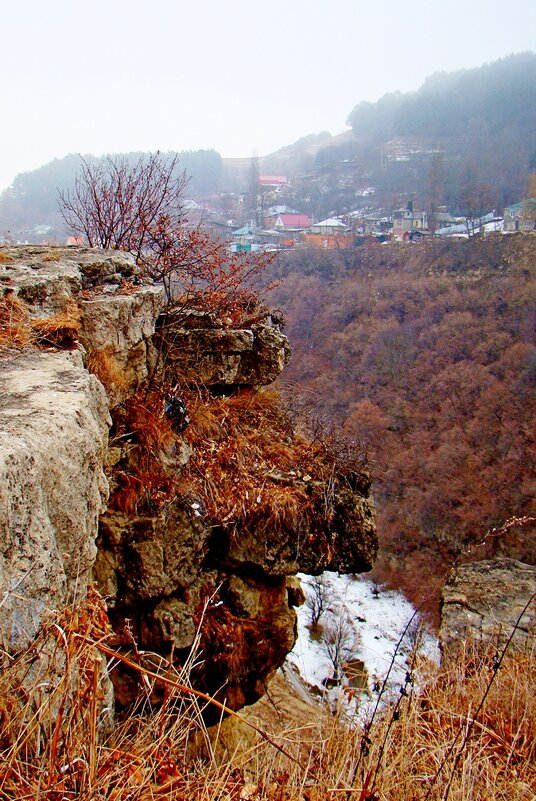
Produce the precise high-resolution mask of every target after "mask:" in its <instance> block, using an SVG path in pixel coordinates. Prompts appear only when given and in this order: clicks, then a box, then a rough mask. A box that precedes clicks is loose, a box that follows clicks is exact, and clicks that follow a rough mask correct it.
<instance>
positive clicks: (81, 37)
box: [0, 0, 536, 189]
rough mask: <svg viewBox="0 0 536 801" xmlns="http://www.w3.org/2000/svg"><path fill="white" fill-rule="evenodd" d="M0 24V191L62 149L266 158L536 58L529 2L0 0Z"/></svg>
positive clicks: (534, 11)
mask: <svg viewBox="0 0 536 801" xmlns="http://www.w3.org/2000/svg"><path fill="white" fill-rule="evenodd" d="M1 23H2V44H1V46H0V70H1V72H0V74H1V88H2V92H1V95H0V97H1V109H2V119H1V121H0V189H2V188H4V187H5V186H7V185H9V184H10V182H11V180H12V179H13V177H14V176H15V175H16V173H18V172H21V171H23V170H29V169H34V168H35V167H38V166H40V165H42V164H44V163H46V162H47V161H50V160H51V159H52V158H55V157H58V158H59V157H62V156H65V155H66V154H67V153H73V152H81V153H94V154H96V155H99V154H101V153H105V152H118V151H123V152H125V151H129V150H157V149H160V150H184V149H189V148H190V149H197V148H206V147H213V148H215V149H217V150H219V151H220V153H221V154H222V155H224V156H251V155H252V153H254V152H258V153H259V155H263V154H265V153H268V152H271V151H273V150H275V149H277V148H278V147H281V146H282V145H285V144H290V143H291V142H293V141H294V140H296V139H298V138H299V137H300V136H304V135H306V134H308V133H316V132H318V131H321V130H329V131H331V132H332V133H339V132H340V131H342V130H344V129H345V128H346V125H345V122H346V118H347V116H348V114H349V113H350V111H351V109H352V108H353V107H354V105H355V104H356V103H358V102H359V101H360V100H377V99H378V97H380V96H381V95H382V94H384V93H385V92H388V91H394V90H397V89H400V90H403V91H407V90H412V89H417V88H418V87H419V86H420V84H421V83H422V81H423V79H424V78H425V77H426V76H427V75H429V74H431V73H432V72H436V71H438V70H453V69H458V68H460V67H472V66H477V65H480V64H482V63H483V62H486V61H492V60H495V59H497V58H500V57H502V56H505V55H507V54H509V53H514V52H520V51H522V50H530V49H532V50H533V49H535V47H536V0H515V3H512V4H509V3H507V2H506V0H448V2H444V0H441V2H437V1H436V0H407V2H402V0H383V2H377V3H376V2H373V0H285V2H283V1H282V0H269V2H259V3H257V2H255V0H221V1H220V0H197V1H195V0H194V2H185V0H151V1H150V2H144V3H142V2H139V0H128V1H127V0H91V2H81V0H11V2H9V4H5V6H4V7H3V9H2V15H1Z"/></svg>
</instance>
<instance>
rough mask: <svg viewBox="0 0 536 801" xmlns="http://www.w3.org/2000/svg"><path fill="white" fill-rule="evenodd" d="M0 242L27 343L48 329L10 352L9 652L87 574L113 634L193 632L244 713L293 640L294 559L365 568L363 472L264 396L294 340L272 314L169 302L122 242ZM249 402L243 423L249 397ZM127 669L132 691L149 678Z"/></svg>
mask: <svg viewBox="0 0 536 801" xmlns="http://www.w3.org/2000/svg"><path fill="white" fill-rule="evenodd" d="M0 256H1V258H0V300H1V298H2V295H3V294H4V295H5V297H8V298H9V297H11V296H15V297H16V298H17V302H18V301H20V300H22V301H24V304H25V305H24V310H23V312H20V309H19V312H20V313H21V314H27V315H28V320H26V322H25V326H26V328H27V330H28V331H29V332H30V334H29V336H30V340H29V342H30V345H31V342H32V340H31V332H32V331H33V330H34V328H35V329H39V331H41V332H42V331H43V330H44V329H46V331H47V332H49V334H47V338H45V339H43V336H41V335H40V336H41V339H39V342H41V344H43V342H44V343H45V345H47V347H48V351H49V352H44V351H43V350H42V349H40V350H38V349H36V348H35V347H28V348H25V349H22V350H20V349H19V350H16V349H14V348H11V349H10V348H9V347H7V348H6V346H5V344H4V350H3V351H2V352H0V374H1V375H0V380H2V381H3V382H4V383H3V386H2V389H3V395H2V404H3V408H2V412H3V414H2V432H1V433H0V465H1V466H0V470H1V471H3V472H2V477H3V481H2V484H1V485H0V504H1V506H0V508H1V510H2V521H1V523H0V534H1V543H0V545H1V548H2V563H1V572H0V597H1V598H2V599H3V600H2V601H1V602H0V632H1V634H2V637H3V639H4V642H5V643H6V647H7V648H8V649H9V648H14V647H24V645H25V644H27V643H28V642H29V641H30V640H31V638H32V636H34V634H35V631H36V628H37V627H38V625H39V622H40V620H41V616H42V614H43V613H44V611H45V610H46V609H47V608H57V607H58V606H60V605H62V604H65V603H66V602H67V601H68V600H69V599H70V598H71V597H72V596H73V594H75V593H76V592H78V593H79V594H81V595H83V593H84V591H85V588H86V587H87V582H88V578H89V575H90V573H92V575H93V576H94V579H95V580H96V582H97V585H98V587H99V588H100V590H101V592H102V593H103V594H104V595H105V596H106V598H107V601H108V607H109V617H110V620H111V622H112V624H113V627H114V631H115V641H116V647H118V648H121V649H123V650H124V651H126V652H132V648H133V642H136V644H137V646H138V647H139V648H140V649H141V650H143V651H151V652H153V653H154V654H156V655H161V656H162V657H164V658H169V657H170V655H173V659H174V660H175V661H176V662H177V665H178V666H180V665H181V664H184V662H185V660H187V659H188V658H189V657H190V655H191V654H190V651H191V648H192V646H194V647H197V648H198V652H197V657H196V660H195V665H194V667H193V668H192V679H193V680H195V681H196V682H197V684H198V686H200V687H202V688H204V689H205V690H207V691H209V692H212V693H218V694H219V696H220V697H222V698H225V699H226V702H227V703H228V704H229V705H230V706H232V707H234V708H238V707H240V706H242V705H243V704H244V703H249V702H251V701H254V700H256V699H257V698H258V697H259V696H260V695H262V693H263V692H264V686H265V681H266V679H267V678H268V677H269V675H270V674H271V673H273V671H274V670H275V669H276V668H277V667H278V666H279V665H280V664H281V663H282V662H283V660H284V658H285V656H286V654H287V652H288V651H289V650H290V648H291V647H292V645H293V643H294V639H295V636H296V635H295V625H296V614H295V611H294V606H295V605H297V604H299V603H301V602H302V600H303V594H302V593H301V591H300V589H299V586H298V585H297V583H296V579H295V578H294V574H295V573H296V572H297V571H300V570H301V571H306V572H309V573H319V572H321V571H323V570H325V569H332V570H340V571H341V572H355V571H361V570H366V569H368V568H370V566H371V564H372V561H373V560H374V558H375V554H376V547H377V544H376V536H375V529H374V523H373V519H372V510H371V505H370V502H369V500H368V491H369V480H368V478H367V476H366V475H365V474H364V473H363V472H362V471H361V468H355V469H354V468H353V467H351V468H350V467H348V466H345V465H342V464H341V463H338V462H337V460H336V459H335V457H332V456H331V455H330V451H329V449H325V452H324V451H323V450H322V448H319V447H316V449H315V448H314V447H313V446H312V445H311V446H310V445H308V444H307V442H306V440H305V439H304V437H303V434H299V435H298V434H296V433H293V432H292V430H291V429H292V427H291V425H290V423H289V422H288V421H287V420H286V418H285V419H283V417H284V415H283V414H282V412H281V411H280V410H279V407H278V406H277V404H275V402H274V401H273V400H270V397H269V396H268V395H266V396H263V395H262V393H261V394H260V395H259V394H258V388H259V387H260V386H262V385H265V384H268V383H270V382H271V381H273V380H274V378H276V377H277V375H278V374H279V373H280V372H281V370H282V369H283V368H284V366H285V364H286V363H287V361H288V358H289V353H290V350H289V346H288V342H287V340H286V337H284V336H283V335H282V334H281V332H280V331H279V330H278V329H277V328H276V327H274V326H273V325H270V322H269V319H268V318H267V317H266V316H264V317H263V316H262V314H261V315H260V316H259V315H258V314H257V315H256V316H254V317H252V318H251V319H250V320H247V319H246V318H245V319H244V322H243V324H242V325H241V326H240V327H235V328H231V327H229V325H228V323H227V322H226V321H225V320H221V319H218V318H216V317H215V316H214V315H210V314H207V313H206V312H199V311H196V310H195V309H179V311H178V313H177V310H175V312H174V313H173V314H170V313H169V312H166V313H165V314H162V313H161V305H162V292H161V289H160V288H159V287H157V286H154V285H152V284H150V283H149V282H144V281H143V280H142V278H141V276H140V271H139V269H138V267H137V266H136V264H135V263H134V261H133V260H132V258H131V257H130V256H128V255H126V254H122V253H115V252H111V253H107V252H99V251H92V250H89V249H83V248H75V249H50V250H46V249H38V248H21V249H17V248H7V249H3V250H0ZM6 293H8V294H6ZM17 308H18V307H17ZM73 308H74V311H73ZM66 310H68V311H69V315H70V318H69V322H68V324H67V323H66V322H65V320H66V319H67V316H68V315H67V312H66ZM71 318H72V319H71ZM43 320H44V321H45V325H44V329H43ZM6 325H7V328H6V330H7V331H8V334H9V330H10V329H9V325H10V324H6ZM62 325H63V326H66V329H65V330H66V331H68V336H67V335H65V336H62V335H61V331H60V333H59V334H58V330H59V329H60V328H61V326H62ZM155 330H156V333H155ZM51 331H52V332H53V335H51V334H50V332H51ZM64 333H65V332H64ZM65 342H67V343H68V346H69V347H70V348H71V351H70V352H65V351H61V350H59V349H58V347H57V346H58V344H59V343H65ZM8 344H9V343H8ZM87 368H89V371H91V372H89V371H88V369H87ZM91 373H93V375H92V374H91ZM97 379H100V381H99V380H97ZM101 382H102V383H101ZM103 385H104V387H105V389H106V393H105V390H104V388H103ZM170 387H172V390H170ZM200 387H204V388H203V389H202V390H201V389H200ZM188 393H190V395H189V394H188ZM192 393H193V394H192ZM203 393H205V394H203ZM240 393H244V394H243V395H241V394H240ZM201 395H203V398H205V397H206V401H202V402H200V401H199V398H200V397H201ZM189 397H190V399H192V398H196V404H197V407H196V415H195V418H196V419H195V421H194V422H192V423H191V422H190V418H189V414H190V413H191V409H190V408H189V403H190V401H189V400H188V398H189ZM234 397H237V398H238V400H237V402H236V403H235V404H234V406H232V408H231V407H230V408H229V409H227V408H223V406H222V403H223V402H224V401H225V400H226V399H229V402H231V401H232V399H233V398H234ZM219 398H222V399H223V400H221V401H220V400H218V399H219ZM242 398H243V400H242ZM185 399H186V400H185ZM211 399H212V400H211ZM259 399H260V400H259ZM205 402H206V404H207V406H206V409H204V407H203V403H205ZM211 404H213V405H215V406H216V407H217V411H218V410H219V414H220V416H219V417H217V415H216V413H215V411H214V409H212V408H211ZM274 404H275V405H274ZM252 406H253V407H255V409H256V412H255V414H257V417H253V418H252V421H250V422H249V428H247V427H246V428H245V429H244V431H242V433H240V432H239V431H238V429H239V428H240V409H243V410H244V412H245V413H248V414H249V412H250V407H252ZM4 409H5V411H4ZM110 412H111V424H112V427H111V433H110V440H109V442H108V441H107V434H108V425H109V423H110V420H109V417H108V415H109V413H110ZM232 415H234V417H233V422H232V425H231V423H230V422H229V421H230V416H232ZM257 421H258V423H257ZM192 427H193V428H195V433H194V434H192V432H191V429H192ZM261 429H262V433H261ZM234 438H238V439H241V444H240V445H239V446H237V445H236V443H235V441H234ZM253 440H255V444H254V443H253ZM261 440H262V443H261ZM263 449H264V450H263ZM271 451H273V452H274V453H275V454H276V455H277V458H278V459H279V460H280V461H279V462H278V461H277V458H275V457H274V459H275V461H274V460H272V459H271ZM298 461H299V465H298ZM218 471H219V472H218ZM104 473H106V477H105V475H104ZM216 474H217V475H218V476H219V478H218V477H217V475H216ZM242 476H243V480H242ZM107 482H108V483H109V488H110V493H111V499H110V504H109V507H108V509H107V510H106V511H105V510H104V507H105V504H106V499H107V497H108V483H107ZM247 482H249V483H247ZM248 487H254V491H253V490H251V489H250V490H248ZM234 493H236V502H235V500H233V498H231V497H230V496H231V495H233V494H234ZM218 498H219V501H218ZM218 504H219V505H218ZM101 513H102V514H101ZM99 514H100V523H99V524H98V517H99ZM97 527H98V528H99V531H98V536H97ZM96 538H97V544H98V549H96V548H95V541H96ZM15 589H17V592H16V593H15ZM2 593H3V595H1V594H2ZM19 597H23V598H24V600H25V604H26V605H25V604H21V603H19V601H18V600H17V599H18V598H19ZM138 657H139V654H138ZM114 673H116V674H117V675H116V678H115V679H114V681H115V685H116V694H117V699H118V701H119V702H120V703H124V704H126V703H129V702H130V701H132V700H133V699H134V697H135V696H136V693H137V692H138V690H139V681H138V678H139V677H138V674H137V673H136V672H135V671H134V672H131V673H129V672H128V671H127V670H122V671H121V672H119V671H114ZM158 692H159V690H158V687H157V688H156V689H155V693H156V695H155V697H157V696H158Z"/></svg>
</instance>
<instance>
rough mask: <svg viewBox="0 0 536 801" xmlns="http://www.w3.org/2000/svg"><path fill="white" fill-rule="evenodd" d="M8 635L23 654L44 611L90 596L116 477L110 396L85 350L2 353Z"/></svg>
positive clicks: (1, 501)
mask: <svg viewBox="0 0 536 801" xmlns="http://www.w3.org/2000/svg"><path fill="white" fill-rule="evenodd" d="M0 417H1V419H2V426H1V431H0V587H1V592H2V596H1V597H2V601H1V603H0V635H1V637H2V640H3V647H4V648H6V649H7V650H9V651H10V652H17V651H19V650H22V649H23V648H25V647H27V646H28V644H29V643H30V642H31V641H32V640H33V638H34V637H35V635H36V633H37V630H38V628H39V626H40V624H41V622H42V616H43V613H44V612H45V611H46V610H49V609H56V608H61V607H62V606H64V605H66V604H67V603H69V602H71V601H72V600H73V599H74V598H76V597H79V598H83V597H85V592H86V589H87V583H88V580H89V576H90V573H91V570H92V568H93V563H94V561H95V556H96V545H95V540H96V536H97V527H98V521H99V516H100V514H101V513H102V512H103V511H104V510H105V508H106V502H107V500H108V483H107V480H106V477H105V475H104V472H103V465H104V458H105V452H106V447H107V440H108V425H109V413H108V404H107V399H106V394H105V392H104V389H103V387H102V385H101V384H100V382H99V381H97V379H96V378H95V377H94V376H92V375H90V374H89V373H88V372H87V370H85V369H84V367H83V364H82V357H81V354H80V353H61V352H60V353H39V352H27V353H23V354H16V355H13V354H11V355H9V356H7V357H6V358H1V359H0Z"/></svg>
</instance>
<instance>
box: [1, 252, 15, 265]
mask: <svg viewBox="0 0 536 801" xmlns="http://www.w3.org/2000/svg"><path fill="white" fill-rule="evenodd" d="M12 261H14V258H13V256H10V255H9V253H3V252H2V251H1V250H0V264H9V263H10V262H12Z"/></svg>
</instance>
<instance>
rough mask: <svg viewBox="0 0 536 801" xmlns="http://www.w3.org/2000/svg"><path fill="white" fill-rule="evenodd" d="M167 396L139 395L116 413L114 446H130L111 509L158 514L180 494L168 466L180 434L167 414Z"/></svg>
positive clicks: (158, 393) (116, 474)
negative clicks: (167, 454)
mask: <svg viewBox="0 0 536 801" xmlns="http://www.w3.org/2000/svg"><path fill="white" fill-rule="evenodd" d="M165 402H166V398H165V393H164V391H163V390H160V389H155V390H152V391H150V392H147V393H138V394H137V395H135V396H134V397H132V398H130V399H129V400H127V401H126V402H125V403H124V404H123V405H122V406H121V407H119V408H118V409H117V410H116V412H115V419H114V430H113V432H112V439H111V442H112V444H115V443H122V444H123V445H127V448H126V455H125V457H124V458H123V459H122V461H121V463H120V464H119V465H118V466H117V467H116V468H115V472H114V480H115V482H116V487H115V489H114V491H113V492H112V495H111V498H110V506H111V507H112V508H114V509H119V510H121V511H123V512H125V513H127V514H137V513H141V512H142V511H156V510H159V509H161V508H162V507H163V506H164V505H165V504H167V503H169V502H170V501H171V500H173V498H174V497H175V495H176V486H177V475H176V473H175V471H174V470H173V469H172V468H171V469H170V468H169V467H168V466H167V464H166V461H167V458H166V453H167V452H170V451H172V450H173V446H174V443H175V440H176V434H175V432H174V431H173V429H172V426H171V422H170V420H169V419H168V417H167V416H166V413H165Z"/></svg>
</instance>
